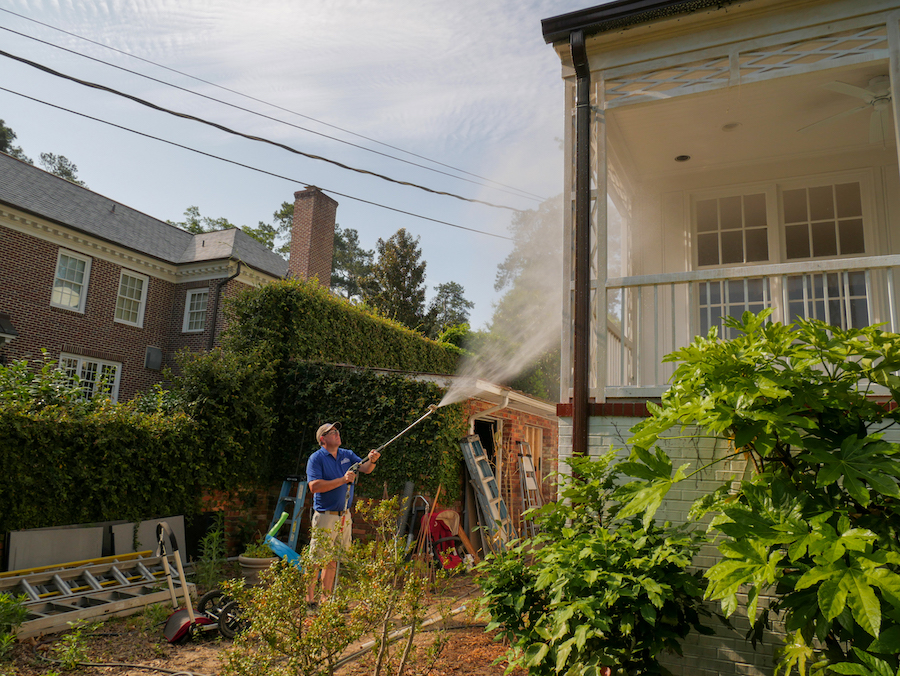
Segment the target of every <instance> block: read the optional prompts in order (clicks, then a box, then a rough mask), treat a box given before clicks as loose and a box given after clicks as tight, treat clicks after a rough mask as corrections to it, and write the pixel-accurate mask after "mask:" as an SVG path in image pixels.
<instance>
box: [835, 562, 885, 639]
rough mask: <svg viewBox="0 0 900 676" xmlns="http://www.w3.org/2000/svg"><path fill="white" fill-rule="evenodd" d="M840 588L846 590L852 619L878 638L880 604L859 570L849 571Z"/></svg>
mask: <svg viewBox="0 0 900 676" xmlns="http://www.w3.org/2000/svg"><path fill="white" fill-rule="evenodd" d="M841 587H842V588H845V589H846V590H847V605H848V606H850V610H851V611H852V612H853V619H854V620H856V621H857V622H858V623H859V626H861V627H862V628H863V629H865V630H866V631H867V632H868V633H869V634H871V635H872V636H874V637H875V638H878V634H879V632H880V631H881V603H880V602H879V601H878V597H877V596H876V595H875V590H874V589H872V587H871V586H869V583H868V581H867V579H866V576H865V574H864V573H863V572H862V571H860V570H856V569H853V568H851V569H849V570H848V571H847V573H846V574H845V575H844V577H843V578H842V579H841ZM829 619H830V618H829Z"/></svg>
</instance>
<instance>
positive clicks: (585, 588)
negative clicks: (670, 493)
mask: <svg viewBox="0 0 900 676" xmlns="http://www.w3.org/2000/svg"><path fill="white" fill-rule="evenodd" d="M612 458H613V454H609V455H607V456H605V457H603V458H601V459H600V460H592V459H590V458H572V459H571V465H572V469H573V473H574V478H572V477H566V478H565V479H566V483H565V485H564V486H563V487H562V490H561V493H560V498H561V499H560V501H559V502H556V503H550V504H548V505H546V506H544V507H542V508H541V509H540V510H537V511H536V512H535V513H534V515H533V516H534V518H535V521H536V523H537V525H538V526H539V527H540V533H539V534H538V536H537V537H536V538H533V539H532V540H528V541H524V542H522V543H521V544H519V545H518V546H516V547H514V548H511V549H509V550H507V551H506V552H503V553H501V554H499V555H496V556H493V557H491V558H489V559H488V560H487V561H486V562H485V563H484V564H482V565H481V570H482V571H483V572H484V577H483V578H482V581H481V585H482V588H483V590H484V601H483V602H484V604H485V605H486V607H487V608H488V610H489V611H490V614H491V618H492V621H491V623H490V624H489V626H488V628H489V629H492V628H499V629H500V631H501V633H502V634H503V635H504V636H506V637H507V638H508V639H509V640H510V643H511V645H512V650H511V654H510V665H511V666H512V665H517V666H520V667H524V668H526V669H527V670H528V673H529V674H533V675H541V676H543V675H545V674H546V675H547V676H550V675H551V674H566V675H567V676H581V674H595V675H596V674H599V673H601V669H602V667H613V669H614V672H615V673H619V674H647V673H658V672H659V664H658V662H657V658H658V656H659V654H660V653H661V652H663V651H671V652H675V653H678V654H680V653H681V641H682V640H683V639H684V638H685V637H686V636H687V635H688V634H689V633H690V632H691V631H692V630H696V631H699V632H702V633H710V630H708V629H707V628H706V627H704V626H703V625H702V623H701V619H700V616H701V614H704V612H705V611H704V610H703V608H702V605H701V601H702V597H703V590H704V587H705V584H704V580H703V579H702V577H701V576H700V574H699V573H691V572H689V571H688V570H687V568H688V566H689V565H690V563H691V559H692V557H693V555H694V554H695V553H696V551H697V550H698V549H699V547H700V544H701V542H702V540H703V538H702V535H701V534H699V533H697V532H690V531H689V530H688V528H687V527H685V526H682V527H678V528H673V527H671V526H669V525H668V524H666V525H665V526H662V527H659V526H656V525H655V524H654V523H653V522H648V523H645V524H641V523H640V521H639V520H637V519H633V520H621V519H615V518H613V517H610V516H609V515H608V514H607V512H606V502H607V500H608V499H609V497H610V494H611V492H612V490H613V489H614V484H613V479H614V478H615V476H616V473H615V471H610V470H609V463H610V461H611V460H612Z"/></svg>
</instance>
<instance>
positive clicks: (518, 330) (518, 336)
mask: <svg viewBox="0 0 900 676" xmlns="http://www.w3.org/2000/svg"><path fill="white" fill-rule="evenodd" d="M509 230H510V234H511V235H512V238H513V242H514V244H513V250H512V251H511V252H510V253H509V255H508V256H507V257H506V259H505V260H504V261H503V262H502V263H501V264H500V265H499V266H498V268H497V276H496V279H495V282H494V289H495V290H496V291H503V290H505V293H504V295H503V296H502V297H501V298H500V300H499V301H497V304H496V305H495V307H494V313H493V315H492V317H491V324H490V326H489V328H488V331H487V332H486V333H483V334H476V336H474V337H473V347H472V348H470V349H472V351H474V352H475V354H476V356H475V357H473V364H472V366H471V367H470V368H471V370H472V371H473V372H478V373H481V374H482V375H483V377H486V378H489V379H491V380H493V381H495V382H500V383H503V384H507V385H510V386H511V387H514V388H516V389H521V390H523V391H525V392H529V393H530V394H534V395H536V396H539V397H545V398H548V399H557V398H558V397H559V354H560V352H559V349H560V347H559V337H560V322H561V320H562V317H561V312H560V299H561V298H562V197H561V196H559V197H556V198H553V199H549V200H546V201H545V202H543V203H542V204H541V205H540V206H539V207H538V208H537V209H535V210H529V211H522V212H519V213H517V214H516V215H515V217H513V219H512V222H511V223H510V226H509Z"/></svg>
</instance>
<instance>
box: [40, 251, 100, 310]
mask: <svg viewBox="0 0 900 676" xmlns="http://www.w3.org/2000/svg"><path fill="white" fill-rule="evenodd" d="M90 276H91V259H90V258H88V257H87V256H81V255H79V254H77V253H74V252H72V251H66V250H65V249H60V250H59V254H58V255H57V257H56V273H55V274H54V276H53V292H52V293H51V294H50V305H52V306H54V307H61V308H65V309H66V310H74V311H75V312H81V313H84V306H85V300H86V299H87V290H88V279H89V278H90Z"/></svg>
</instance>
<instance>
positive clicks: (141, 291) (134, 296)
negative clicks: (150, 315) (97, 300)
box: [116, 270, 147, 326]
mask: <svg viewBox="0 0 900 676" xmlns="http://www.w3.org/2000/svg"><path fill="white" fill-rule="evenodd" d="M146 292H147V277H145V276H144V275H138V274H136V273H134V272H126V271H125V270H123V271H122V274H121V276H120V277H119V292H118V294H117V295H116V321H117V322H122V323H124V324H131V325H132V326H142V325H143V323H144V301H145V298H146Z"/></svg>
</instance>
